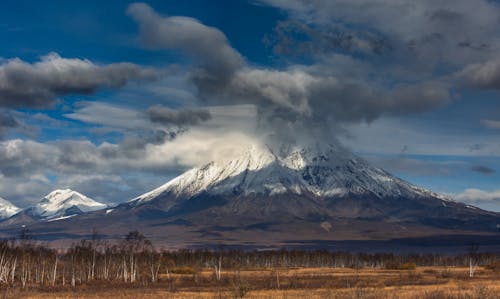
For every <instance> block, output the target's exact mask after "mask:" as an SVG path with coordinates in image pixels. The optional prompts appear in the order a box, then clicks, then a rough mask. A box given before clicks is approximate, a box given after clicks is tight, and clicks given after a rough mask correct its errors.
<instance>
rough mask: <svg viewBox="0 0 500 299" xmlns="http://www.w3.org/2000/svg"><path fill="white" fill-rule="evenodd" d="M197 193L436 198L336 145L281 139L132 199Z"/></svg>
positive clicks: (199, 169)
mask: <svg viewBox="0 0 500 299" xmlns="http://www.w3.org/2000/svg"><path fill="white" fill-rule="evenodd" d="M201 193H207V194H210V195H224V194H226V195H227V194H231V195H250V194H259V195H269V196H273V195H278V194H285V193H288V194H296V195H307V196H314V197H344V196H352V195H355V196H358V195H363V196H365V195H370V196H374V197H412V198H415V197H418V196H433V197H439V196H438V195H437V194H435V193H432V192H430V191H428V190H425V189H423V188H419V187H416V186H413V185H411V184H409V183H406V182H405V181H403V180H401V179H399V178H396V177H394V176H392V175H390V174H389V173H387V172H385V171H384V170H382V169H379V168H376V167H373V166H371V165H369V164H368V163H367V162H366V161H365V160H363V159H361V158H358V157H356V156H355V155H354V154H352V153H351V152H350V151H348V150H347V149H345V148H344V147H342V146H341V145H340V144H336V143H330V144H322V143H315V144H312V145H306V146H299V145H296V144H285V143H282V144H279V145H275V146H268V145H252V146H250V147H247V148H245V149H243V150H242V151H241V152H240V155H238V156H236V157H233V158H232V159H227V160H221V161H212V162H210V163H208V164H206V165H204V166H202V167H199V168H194V169H191V170H189V171H187V172H185V173H184V174H182V175H180V176H178V177H176V178H174V179H173V180H171V181H169V182H168V183H166V184H165V185H163V186H161V187H159V188H157V189H155V190H153V191H151V192H148V193H146V194H144V195H142V196H139V197H137V198H135V199H133V200H132V202H135V203H137V204H138V203H142V202H146V201H149V200H152V199H154V198H156V197H158V196H159V195H162V197H164V196H166V195H168V196H174V197H178V198H181V197H182V198H186V199H187V198H191V197H193V196H196V195H199V194H201ZM443 199H444V198H443Z"/></svg>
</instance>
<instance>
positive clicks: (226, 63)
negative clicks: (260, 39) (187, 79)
mask: <svg viewBox="0 0 500 299" xmlns="http://www.w3.org/2000/svg"><path fill="white" fill-rule="evenodd" d="M127 14H128V15H130V16H131V17H132V18H133V19H134V20H135V21H136V22H137V23H138V24H139V28H140V39H141V41H142V42H143V43H144V45H146V46H148V47H152V48H159V49H174V50H181V51H183V52H185V53H188V54H190V55H191V56H192V57H193V58H194V59H195V60H197V63H198V64H199V65H200V66H201V67H202V73H200V74H197V76H199V77H200V78H199V79H201V78H202V77H207V78H205V79H207V80H208V79H212V80H223V79H225V78H227V77H229V76H231V75H232V73H234V71H235V70H237V69H238V68H240V67H241V66H242V65H243V64H244V61H243V58H242V57H241V55H240V54H239V53H238V52H237V51H236V50H235V49H233V48H232V47H231V45H229V42H228V40H227V38H226V36H225V35H224V33H222V32H221V31H220V30H218V29H216V28H213V27H209V26H206V25H204V24H202V23H200V22H199V21H198V20H196V19H193V18H188V17H179V16H168V17H164V16H161V15H159V14H158V13H156V12H155V11H154V10H153V9H152V8H151V7H150V6H149V5H147V4H145V3H133V4H131V5H130V6H129V7H128V10H127Z"/></svg>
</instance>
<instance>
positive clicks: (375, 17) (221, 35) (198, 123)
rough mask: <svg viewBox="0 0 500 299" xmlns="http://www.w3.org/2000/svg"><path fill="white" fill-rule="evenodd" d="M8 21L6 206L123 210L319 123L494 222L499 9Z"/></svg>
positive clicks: (29, 13) (2, 180)
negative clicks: (98, 204)
mask: <svg viewBox="0 0 500 299" xmlns="http://www.w3.org/2000/svg"><path fill="white" fill-rule="evenodd" d="M0 20H1V21H0V38H1V40H2V44H1V45H0V138H1V140H0V144H1V146H0V161H1V163H2V166H0V196H1V197H4V198H6V199H8V200H11V201H12V202H14V203H16V204H18V205H20V206H26V205H29V204H31V203H33V202H36V201H37V200H39V199H40V198H41V197H43V195H45V194H46V193H48V192H49V191H51V190H52V189H55V188H67V187H69V188H74V189H76V190H78V191H80V192H82V193H84V194H86V195H88V196H90V197H93V198H96V199H99V200H102V201H106V202H120V201H124V200H128V199H130V198H132V197H134V196H137V195H139V194H141V193H143V192H145V191H148V190H150V189H152V188H154V187H156V186H157V185H160V184H162V183H164V182H166V181H167V180H168V179H170V178H172V177H173V176H175V175H177V174H179V173H180V172H182V171H184V170H185V169H188V168H190V167H193V166H197V165H199V164H200V163H203V162H206V161H204V160H203V159H202V157H213V156H214V155H215V154H214V153H213V151H217V150H219V148H218V147H219V146H220V147H222V148H224V149H227V147H228V146H229V145H228V143H229V144H230V143H231V142H233V141H232V140H229V138H232V139H233V140H234V142H235V143H238V142H241V143H244V142H246V141H248V140H252V139H254V140H257V139H258V140H260V141H261V140H262V139H264V140H265V138H266V137H265V135H266V134H269V133H274V134H278V135H280V136H281V135H283V136H288V135H289V134H290V133H291V132H290V130H289V131H283V130H284V129H283V128H292V129H291V131H293V132H299V131H300V132H303V131H307V128H311V127H316V128H318V127H319V128H320V131H321V132H322V133H321V134H324V136H321V138H326V139H328V138H337V139H340V140H341V141H342V142H343V143H344V144H345V145H346V146H348V147H349V148H351V149H352V150H353V151H354V152H356V153H358V154H360V155H361V156H363V157H365V158H366V159H367V160H369V161H370V162H372V163H374V164H375V165H377V166H380V167H382V168H385V169H387V170H388V171H390V172H392V173H394V174H395V175H397V176H399V177H402V178H404V179H406V180H408V181H410V182H412V183H415V184H418V185H422V186H424V187H427V188H430V189H433V190H435V191H438V192H443V193H446V194H448V195H449V196H451V197H454V198H456V199H457V200H461V201H465V202H468V203H472V204H477V205H479V206H481V207H484V208H488V209H494V210H500V184H499V182H500V174H499V171H500V159H499V156H500V138H499V135H500V101H499V95H500V94H499V89H500V55H498V53H500V52H499V51H498V48H499V47H500V33H498V32H497V31H498V30H497V28H498V27H497V26H498V25H500V7H499V6H498V4H497V3H496V2H491V1H486V0H481V1H478V2H477V3H476V4H475V5H474V7H471V2H470V1H465V0H463V1H462V0H460V1H442V3H441V2H440V3H434V2H432V1H421V2H419V3H413V1H399V2H397V1H394V2H393V1H385V2H384V1H374V2H373V1H372V2H370V1H367V0H358V1H343V0H332V1H321V0H314V1H311V2H310V3H308V4H305V3H304V2H303V1H300V0H291V1H280V0H262V1H257V0H254V1H229V0H227V1H208V0H205V1H203V0H198V1H194V0H193V1H192V0H190V1H147V3H140V4H138V3H135V2H134V1H84V2H81V1H80V2H77V1H24V0H17V1H9V0H8V1H4V2H2V9H1V10H0ZM75 74H76V75H75ZM20 86H22V87H20ZM153 110H154V111H160V112H161V113H163V114H162V115H160V116H161V117H159V118H158V119H154V118H153V117H152V111H153ZM256 122H260V123H258V124H256ZM256 127H257V129H256ZM200 139H201V140H204V141H205V144H201V145H199V144H198V142H197V141H199V140H200ZM297 139H300V136H299V137H297ZM186 144H187V145H189V144H191V145H192V146H186ZM197 146H198V147H197Z"/></svg>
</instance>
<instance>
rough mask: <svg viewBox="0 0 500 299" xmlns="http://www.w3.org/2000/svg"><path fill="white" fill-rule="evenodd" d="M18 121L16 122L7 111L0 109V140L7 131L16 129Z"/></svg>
mask: <svg viewBox="0 0 500 299" xmlns="http://www.w3.org/2000/svg"><path fill="white" fill-rule="evenodd" d="M19 125H20V124H19V121H18V120H16V119H15V118H14V117H13V116H12V114H11V113H10V112H9V111H6V110H1V109H0V139H1V138H2V136H3V135H4V134H5V133H6V131H7V130H9V129H12V128H16V127H18V126H19Z"/></svg>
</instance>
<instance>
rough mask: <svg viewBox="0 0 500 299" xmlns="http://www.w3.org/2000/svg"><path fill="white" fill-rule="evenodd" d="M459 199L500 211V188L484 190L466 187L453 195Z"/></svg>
mask: <svg viewBox="0 0 500 299" xmlns="http://www.w3.org/2000/svg"><path fill="white" fill-rule="evenodd" d="M452 198H454V199H455V200H457V201H460V202H463V203H466V204H470V205H474V206H478V207H480V208H483V209H486V210H491V211H496V212H500V190H494V191H484V190H481V189H476V188H469V189H465V190H464V191H463V192H460V193H458V194H455V195H452Z"/></svg>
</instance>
